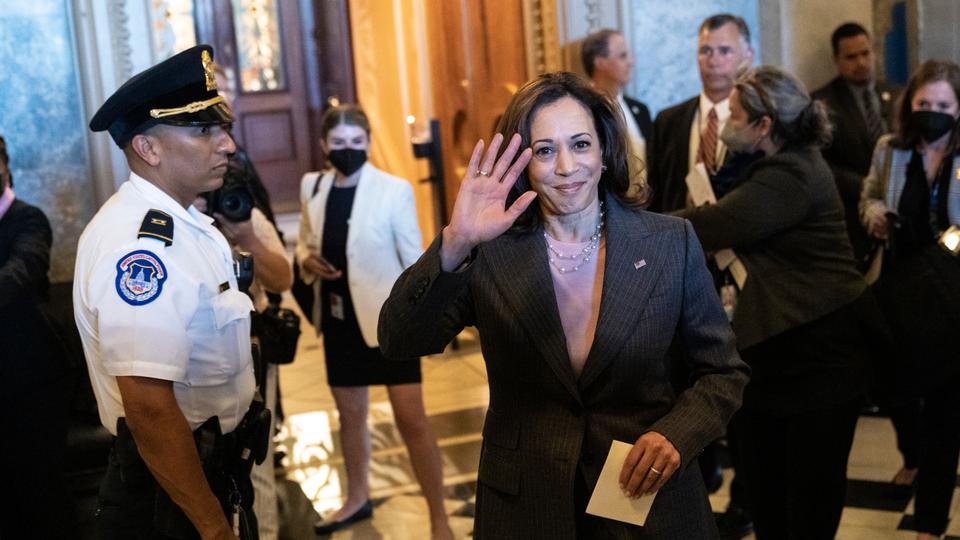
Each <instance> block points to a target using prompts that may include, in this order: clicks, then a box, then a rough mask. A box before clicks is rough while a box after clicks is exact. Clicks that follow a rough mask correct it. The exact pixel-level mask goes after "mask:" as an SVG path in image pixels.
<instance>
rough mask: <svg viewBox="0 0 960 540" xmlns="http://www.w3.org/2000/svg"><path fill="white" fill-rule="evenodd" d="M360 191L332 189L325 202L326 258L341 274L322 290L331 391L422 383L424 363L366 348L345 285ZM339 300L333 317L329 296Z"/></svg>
mask: <svg viewBox="0 0 960 540" xmlns="http://www.w3.org/2000/svg"><path fill="white" fill-rule="evenodd" d="M356 191H357V190H356V186H354V187H349V188H337V187H334V188H332V189H331V190H330V195H329V198H328V199H327V212H326V217H325V218H324V224H323V250H322V251H323V257H324V258H325V259H327V261H329V262H330V264H332V265H333V266H334V267H335V268H339V269H340V271H341V272H342V274H341V276H340V278H339V279H336V280H332V281H324V282H323V283H322V286H321V291H322V292H321V296H320V301H321V303H320V306H321V310H320V320H321V325H322V328H323V350H324V353H325V355H326V362H327V382H328V383H329V384H330V386H370V385H373V384H386V385H392V384H410V383H419V382H420V380H421V379H420V359H419V358H412V359H409V360H401V361H394V360H387V359H386V358H384V356H383V355H382V354H380V348H379V347H368V346H367V343H366V342H365V341H364V340H363V334H362V333H361V332H360V325H359V324H358V323H357V315H356V313H355V312H354V310H353V300H352V299H351V298H350V288H349V286H348V285H347V283H348V282H349V281H348V276H347V234H348V230H349V223H350V214H351V211H352V208H353V199H354V196H355V195H356ZM334 294H335V295H337V296H338V297H339V300H340V302H339V304H341V308H340V309H338V310H337V317H334V313H333V312H332V309H331V308H332V306H333V305H334V304H333V303H332V302H331V301H330V299H331V295H334Z"/></svg>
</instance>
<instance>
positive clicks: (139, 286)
mask: <svg viewBox="0 0 960 540" xmlns="http://www.w3.org/2000/svg"><path fill="white" fill-rule="evenodd" d="M166 279H167V268H166V267H165V266H164V265H163V261H161V260H160V257H157V256H156V255H155V254H153V253H151V252H149V251H147V250H145V249H138V250H136V251H131V252H130V253H127V254H126V255H124V256H123V257H120V260H119V261H118V262H117V281H116V285H117V294H118V295H120V299H121V300H123V301H124V302H126V303H128V304H130V305H131V306H142V305H144V304H149V303H150V302H152V301H154V300H155V299H156V298H157V297H158V296H160V292H161V290H162V289H163V282H164V281H166Z"/></svg>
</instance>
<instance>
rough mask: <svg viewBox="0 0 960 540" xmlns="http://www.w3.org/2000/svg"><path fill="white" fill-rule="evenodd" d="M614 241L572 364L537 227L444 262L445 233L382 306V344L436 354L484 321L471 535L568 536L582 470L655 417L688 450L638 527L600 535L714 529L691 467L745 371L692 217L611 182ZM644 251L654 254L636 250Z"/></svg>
mask: <svg viewBox="0 0 960 540" xmlns="http://www.w3.org/2000/svg"><path fill="white" fill-rule="evenodd" d="M606 202H607V228H606V230H607V240H606V242H607V244H606V263H605V267H604V276H603V292H602V296H601V304H600V316H599V320H598V323H597V329H596V337H595V338H594V342H593V345H592V348H591V350H590V353H589V355H588V358H587V361H586V364H585V366H584V369H583V372H582V374H581V375H580V377H579V379H578V378H576V377H575V376H574V373H573V369H572V368H571V366H570V360H569V358H568V356H567V349H566V341H565V338H564V334H563V329H562V327H561V324H560V315H559V311H558V309H557V303H556V297H555V294H554V290H553V282H552V280H551V276H550V270H549V267H548V266H547V265H548V264H549V262H548V260H547V255H546V247H545V246H544V243H543V237H542V234H540V233H537V232H534V233H528V234H520V235H512V234H505V235H503V236H501V237H500V238H497V239H496V240H493V241H490V242H487V243H485V244H483V245H481V246H480V247H479V249H478V251H477V255H476V258H475V260H474V261H473V263H472V264H471V265H470V266H469V267H468V268H467V269H466V270H464V271H462V272H460V273H444V272H442V271H441V270H440V259H439V246H440V239H439V238H438V239H437V240H436V241H434V243H433V244H432V245H431V247H430V248H429V249H428V250H427V252H426V253H425V254H424V255H423V257H422V258H421V259H420V260H419V261H418V262H417V263H416V264H414V265H413V266H412V267H410V268H409V269H407V271H406V272H404V274H403V275H402V276H401V277H400V279H399V280H398V281H397V284H396V285H395V286H394V289H393V292H392V293H391V295H390V298H389V299H388V300H387V302H386V304H385V305H384V307H383V310H382V311H381V313H380V328H379V338H380V346H381V349H382V350H383V352H384V353H385V354H386V355H387V356H389V357H397V358H406V357H410V356H419V355H424V354H431V353H439V352H441V351H442V350H443V348H444V346H445V345H446V344H447V343H448V342H449V341H450V340H451V339H452V338H453V337H454V336H455V335H456V334H457V333H458V332H459V331H460V330H461V329H462V328H463V327H464V326H465V325H475V326H476V327H477V329H478V331H479V334H480V341H481V346H482V349H483V356H484V359H485V361H486V366H487V375H488V378H489V384H490V407H489V410H488V412H487V417H486V422H485V423H484V428H483V438H484V441H483V450H482V454H481V458H480V469H479V483H478V484H479V485H478V493H477V514H476V524H475V527H476V530H475V535H476V536H477V537H478V538H551V539H556V538H574V537H575V535H576V524H575V518H576V517H575V516H574V479H575V475H576V474H578V473H579V474H582V475H583V478H584V480H585V483H586V485H587V487H588V488H589V489H591V490H592V489H593V486H594V485H595V484H596V481H597V477H598V476H599V473H600V469H601V468H602V467H603V462H604V459H605V458H606V453H607V451H608V450H609V447H610V443H611V441H612V440H614V439H616V440H621V441H625V442H628V443H633V442H634V441H635V440H636V439H637V438H638V437H639V436H640V435H642V434H643V433H644V432H646V431H649V430H653V431H657V432H659V433H661V434H663V435H664V436H666V437H667V438H668V439H669V440H670V441H671V442H672V443H673V445H674V446H675V447H676V448H677V450H678V451H679V452H680V455H681V459H682V463H683V465H682V469H681V470H680V471H678V472H677V473H676V474H675V476H674V477H673V478H672V479H671V480H670V481H669V482H668V483H667V485H666V486H664V488H663V490H661V492H660V494H659V496H658V497H657V500H656V502H655V504H654V507H653V510H652V513H651V515H650V518H649V519H648V521H647V525H646V526H645V527H644V528H643V529H641V528H639V527H635V526H632V525H627V524H623V523H620V522H616V521H605V526H606V527H607V530H606V531H605V534H604V537H610V538H644V539H654V538H655V539H678V538H683V539H700V538H713V537H714V536H715V535H716V528H715V525H714V522H713V516H712V514H711V512H710V507H709V503H708V501H707V496H706V492H705V490H704V487H703V481H702V480H701V478H700V475H699V470H698V467H690V466H689V464H690V463H691V462H692V461H694V459H695V458H696V456H697V455H698V454H699V453H700V451H701V450H702V448H703V447H704V446H705V445H706V444H707V443H709V442H711V441H712V440H714V439H716V438H717V437H719V436H720V435H722V434H723V432H724V429H725V427H726V424H727V421H728V420H729V418H730V416H731V415H732V414H733V413H734V411H735V410H736V409H737V408H738V407H739V404H740V399H741V394H742V390H743V387H744V385H745V384H746V382H747V378H748V368H747V367H746V365H745V364H744V363H743V362H742V361H741V360H740V358H739V356H738V355H737V352H736V349H735V347H734V338H733V334H732V332H731V330H730V326H729V324H727V321H726V318H725V316H724V313H723V311H722V308H721V306H720V304H719V301H718V299H717V294H716V292H715V291H714V288H713V283H712V281H711V279H710V276H709V274H708V272H707V269H706V267H705V265H704V259H703V250H702V249H701V247H700V244H699V242H698V241H697V239H696V237H695V235H694V233H693V229H692V228H691V226H690V224H689V223H688V222H686V221H684V220H680V219H676V218H672V217H668V216H661V215H657V214H653V213H649V212H645V211H634V210H630V209H627V208H624V207H622V206H620V205H619V204H618V203H617V202H616V200H615V199H613V198H612V197H607V200H606ZM639 261H644V263H645V264H638V263H639ZM675 335H679V336H678V337H679V338H680V339H682V341H683V343H684V344H685V346H686V349H687V351H688V352H689V354H688V357H689V361H690V365H689V366H688V369H689V372H690V373H692V376H691V379H692V380H691V382H692V384H691V385H690V387H689V388H688V389H687V390H685V391H683V392H682V393H680V394H679V395H677V393H676V392H675V390H674V388H673V387H672V385H671V383H670V373H671V366H670V365H669V359H668V355H667V349H668V347H669V346H670V343H671V341H672V340H673V338H674V336H675Z"/></svg>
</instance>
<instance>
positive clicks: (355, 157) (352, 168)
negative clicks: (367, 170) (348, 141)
mask: <svg viewBox="0 0 960 540" xmlns="http://www.w3.org/2000/svg"><path fill="white" fill-rule="evenodd" d="M327 159H329V160H330V163H332V164H333V166H334V167H336V169H337V170H338V171H340V172H341V173H343V175H344V176H350V175H351V174H353V173H355V172H357V171H358V170H360V167H363V164H364V163H366V162H367V151H366V150H357V149H356V148H340V149H338V150H331V151H330V153H329V154H327Z"/></svg>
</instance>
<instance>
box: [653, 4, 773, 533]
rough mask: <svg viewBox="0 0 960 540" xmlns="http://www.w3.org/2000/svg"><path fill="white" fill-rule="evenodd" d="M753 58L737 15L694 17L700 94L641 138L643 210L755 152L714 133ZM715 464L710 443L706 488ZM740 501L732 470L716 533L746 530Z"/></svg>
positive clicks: (732, 173) (716, 478)
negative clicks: (646, 200) (646, 188)
mask: <svg viewBox="0 0 960 540" xmlns="http://www.w3.org/2000/svg"><path fill="white" fill-rule="evenodd" d="M752 62H753V48H752V47H751V46H750V29H749V27H748V26H747V23H746V21H744V20H743V18H742V17H738V16H736V15H731V14H728V13H721V14H717V15H712V16H710V17H707V18H706V19H705V20H704V21H703V22H702V23H701V24H700V28H699V31H698V34H697V67H698V68H699V72H700V80H701V82H702V90H701V91H700V95H698V96H695V97H693V98H690V99H688V100H687V101H684V102H683V103H680V104H679V105H674V106H672V107H670V108H668V109H665V110H663V111H661V112H660V113H659V114H658V115H657V119H656V121H655V122H654V125H653V134H652V136H651V137H650V140H649V142H648V145H647V148H648V155H650V156H651V159H650V162H649V164H648V170H649V173H648V176H647V178H648V181H649V184H650V188H651V194H650V205H649V207H648V208H649V209H650V210H653V211H655V212H671V211H676V210H681V209H683V208H685V207H687V206H688V205H692V204H693V202H692V200H691V199H690V197H689V195H688V189H687V175H688V173H689V172H690V171H691V169H693V168H694V166H695V165H697V164H699V163H702V164H703V167H704V169H705V171H706V173H707V176H708V179H709V181H710V185H711V187H712V188H713V192H714V195H715V196H716V198H718V199H719V198H721V197H722V196H723V195H724V194H726V192H727V191H728V190H729V188H730V187H731V185H732V184H733V182H734V180H736V178H737V175H738V174H739V173H740V171H742V170H743V169H744V168H745V167H746V165H747V164H749V163H750V162H752V161H753V160H754V159H756V156H755V155H747V154H739V155H732V154H730V155H728V152H727V149H726V146H725V145H724V144H723V143H722V142H721V141H720V138H719V134H720V131H721V130H722V129H723V126H724V125H725V124H726V122H727V119H728V118H729V117H730V92H731V91H732V90H733V85H734V80H735V79H736V75H737V72H738V71H739V70H740V69H741V68H743V67H748V66H749V65H750V64H751V63H752ZM708 264H709V267H710V269H711V272H712V273H713V275H714V280H715V282H716V285H717V286H718V287H720V286H722V285H723V284H724V283H725V282H730V281H731V279H729V276H728V275H727V274H725V273H724V271H721V270H719V268H718V266H717V264H716V263H715V262H714V261H713V259H712V258H711V259H710V260H709V261H708ZM684 377H685V374H677V375H676V378H677V379H678V380H681V381H682V380H683V379H684ZM727 439H728V442H729V443H730V444H729V445H728V447H729V449H730V453H731V461H733V465H734V468H735V469H736V466H737V463H738V459H737V456H738V452H737V444H736V442H735V434H734V433H733V432H731V431H730V430H728V432H727ZM719 463H720V460H719V447H718V445H717V444H716V443H714V444H712V445H710V446H708V447H707V448H706V449H705V450H704V452H703V454H701V455H700V458H699V464H700V470H701V471H702V474H703V477H704V480H705V481H706V483H707V488H708V489H709V490H710V491H716V490H717V489H719V488H720V485H721V483H722V480H723V477H722V474H721V470H720V466H719ZM745 505H746V492H745V488H744V486H743V484H742V482H741V481H739V480H738V479H737V478H736V477H735V478H734V480H733V483H732V484H731V487H730V504H729V506H728V507H727V511H726V512H725V513H724V514H723V515H722V516H720V517H719V518H718V521H717V525H718V527H719V529H720V534H721V537H722V538H724V539H727V538H742V537H743V536H746V535H747V534H749V533H750V531H751V530H752V529H753V524H752V520H751V518H750V516H749V514H748V513H747V511H746V508H745Z"/></svg>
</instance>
